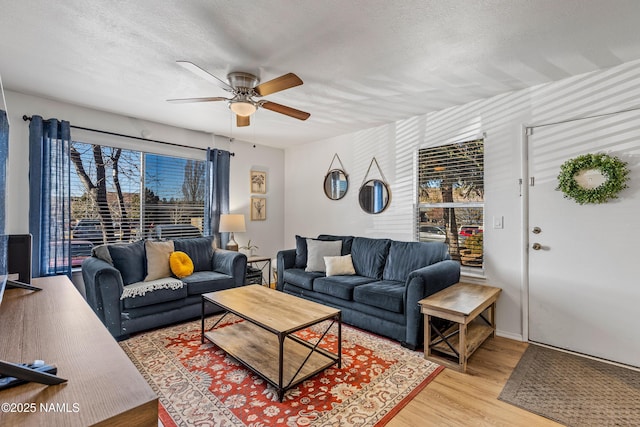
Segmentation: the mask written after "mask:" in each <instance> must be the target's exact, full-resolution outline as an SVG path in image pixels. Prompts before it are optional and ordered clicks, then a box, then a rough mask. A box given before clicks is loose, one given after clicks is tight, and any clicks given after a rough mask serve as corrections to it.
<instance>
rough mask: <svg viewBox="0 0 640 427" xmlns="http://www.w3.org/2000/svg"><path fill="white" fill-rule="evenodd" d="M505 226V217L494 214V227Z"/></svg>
mask: <svg viewBox="0 0 640 427" xmlns="http://www.w3.org/2000/svg"><path fill="white" fill-rule="evenodd" d="M503 227H504V217H503V216H494V217H493V228H503Z"/></svg>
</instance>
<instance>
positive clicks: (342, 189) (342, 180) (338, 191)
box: [324, 169, 349, 200]
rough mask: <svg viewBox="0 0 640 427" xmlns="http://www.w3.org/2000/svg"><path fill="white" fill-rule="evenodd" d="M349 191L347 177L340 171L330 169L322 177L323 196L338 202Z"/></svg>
mask: <svg viewBox="0 0 640 427" xmlns="http://www.w3.org/2000/svg"><path fill="white" fill-rule="evenodd" d="M348 189H349V176H348V175H347V174H346V173H345V171H343V170H342V169H331V170H330V171H329V172H327V175H326V176H325V177H324V194H326V195H327V197H328V198H330V199H331V200H340V199H342V198H343V197H344V195H345V194H347V190H348Z"/></svg>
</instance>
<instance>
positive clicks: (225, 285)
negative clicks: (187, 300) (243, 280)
mask: <svg viewBox="0 0 640 427" xmlns="http://www.w3.org/2000/svg"><path fill="white" fill-rule="evenodd" d="M182 281H183V282H184V283H186V284H187V293H188V294H189V295H200V294H203V293H206V292H214V291H219V290H222V289H229V288H233V287H234V282H233V277H231V276H229V275H226V274H222V273H217V272H215V271H196V272H195V273H193V274H192V275H191V276H187V277H185V278H184V279H182Z"/></svg>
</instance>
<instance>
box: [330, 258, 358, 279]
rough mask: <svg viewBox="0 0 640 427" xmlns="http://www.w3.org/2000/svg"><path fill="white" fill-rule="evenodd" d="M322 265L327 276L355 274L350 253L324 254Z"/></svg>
mask: <svg viewBox="0 0 640 427" xmlns="http://www.w3.org/2000/svg"><path fill="white" fill-rule="evenodd" d="M324 265H325V267H326V274H327V277H328V276H351V275H354V274H356V270H355V268H353V260H352V259H351V254H349V255H345V256H326V257H324Z"/></svg>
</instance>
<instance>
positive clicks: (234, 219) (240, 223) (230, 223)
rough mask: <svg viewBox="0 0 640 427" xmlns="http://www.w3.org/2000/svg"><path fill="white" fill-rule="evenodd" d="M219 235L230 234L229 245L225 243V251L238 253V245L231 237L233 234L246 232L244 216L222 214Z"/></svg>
mask: <svg viewBox="0 0 640 427" xmlns="http://www.w3.org/2000/svg"><path fill="white" fill-rule="evenodd" d="M219 231H220V232H221V233H231V234H230V235H229V243H227V247H226V249H227V250H228V251H236V252H237V251H238V243H237V242H236V241H235V239H234V237H233V233H234V232H236V231H238V232H241V233H242V232H245V231H247V230H246V228H245V226H244V214H222V215H220V227H219Z"/></svg>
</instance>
